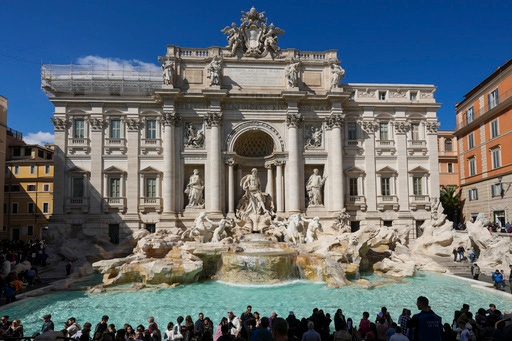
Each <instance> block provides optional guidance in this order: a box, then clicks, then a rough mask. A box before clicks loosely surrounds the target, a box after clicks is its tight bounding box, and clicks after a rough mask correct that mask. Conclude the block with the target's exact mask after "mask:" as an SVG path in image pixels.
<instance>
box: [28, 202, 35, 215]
mask: <svg viewBox="0 0 512 341" xmlns="http://www.w3.org/2000/svg"><path fill="white" fill-rule="evenodd" d="M34 212H35V205H34V203H33V202H29V203H28V206H27V213H34Z"/></svg>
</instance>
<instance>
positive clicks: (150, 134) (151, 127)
mask: <svg viewBox="0 0 512 341" xmlns="http://www.w3.org/2000/svg"><path fill="white" fill-rule="evenodd" d="M146 138H147V139H156V121H155V120H147V121H146Z"/></svg>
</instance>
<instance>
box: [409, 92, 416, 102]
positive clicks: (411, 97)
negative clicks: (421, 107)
mask: <svg viewBox="0 0 512 341" xmlns="http://www.w3.org/2000/svg"><path fill="white" fill-rule="evenodd" d="M409 98H410V100H411V101H415V100H417V99H418V92H417V91H411V93H410V97H409Z"/></svg>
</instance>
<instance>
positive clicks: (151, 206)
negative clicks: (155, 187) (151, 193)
mask: <svg viewBox="0 0 512 341" xmlns="http://www.w3.org/2000/svg"><path fill="white" fill-rule="evenodd" d="M139 211H140V212H157V213H161V212H162V198H160V197H142V198H140V200H139Z"/></svg>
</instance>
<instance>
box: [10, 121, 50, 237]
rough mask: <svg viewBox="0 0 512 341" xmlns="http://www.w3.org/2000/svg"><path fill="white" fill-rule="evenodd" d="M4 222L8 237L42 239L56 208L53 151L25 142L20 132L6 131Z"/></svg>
mask: <svg viewBox="0 0 512 341" xmlns="http://www.w3.org/2000/svg"><path fill="white" fill-rule="evenodd" d="M7 135H8V142H7V143H8V146H7V152H6V161H5V184H4V211H3V212H4V222H3V228H2V232H1V235H0V238H1V239H8V240H23V241H25V242H26V241H29V240H36V239H42V238H43V231H44V230H45V229H47V227H48V220H49V218H50V215H51V213H52V209H53V150H52V149H50V148H45V147H41V146H38V145H26V144H24V143H23V141H22V138H21V137H22V135H21V133H18V132H15V131H13V130H8V131H7Z"/></svg>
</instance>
